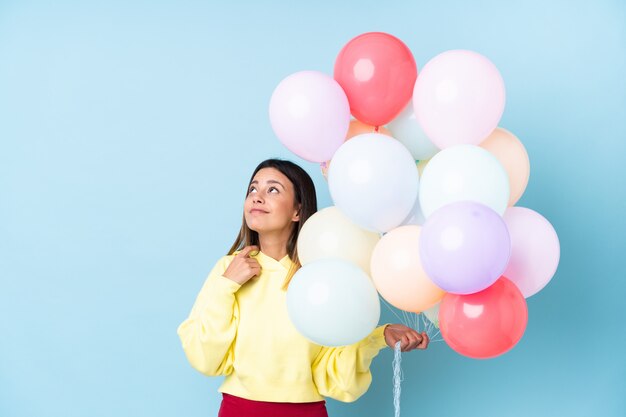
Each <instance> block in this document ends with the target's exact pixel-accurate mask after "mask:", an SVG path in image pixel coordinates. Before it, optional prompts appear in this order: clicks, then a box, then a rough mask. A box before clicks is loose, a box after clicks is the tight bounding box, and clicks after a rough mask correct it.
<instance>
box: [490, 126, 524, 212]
mask: <svg viewBox="0 0 626 417" xmlns="http://www.w3.org/2000/svg"><path fill="white" fill-rule="evenodd" d="M480 147H481V148H483V149H486V150H488V151H489V152H490V153H491V154H493V155H494V156H495V157H496V158H497V159H498V161H500V163H501V164H502V166H503V167H504V169H505V170H506V173H507V174H508V176H509V186H510V188H511V194H510V195H509V203H508V205H509V207H511V206H513V205H515V203H517V201H518V200H519V199H520V197H521V196H522V194H524V191H525V190H526V186H527V185H528V177H529V176H530V161H529V159H528V153H527V152H526V148H524V145H523V144H522V142H521V141H520V140H519V139H518V138H517V137H516V136H515V135H514V134H512V133H511V132H509V131H508V130H506V129H503V128H501V127H498V128H496V129H495V130H494V131H493V132H492V133H491V134H490V135H489V136H488V137H487V139H485V140H484V141H483V142H481V144H480Z"/></svg>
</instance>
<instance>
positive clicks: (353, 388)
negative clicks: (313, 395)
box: [312, 325, 387, 402]
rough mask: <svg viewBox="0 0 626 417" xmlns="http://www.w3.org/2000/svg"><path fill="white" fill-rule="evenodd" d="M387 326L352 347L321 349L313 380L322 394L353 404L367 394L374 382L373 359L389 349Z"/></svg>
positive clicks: (316, 360) (314, 363)
mask: <svg viewBox="0 0 626 417" xmlns="http://www.w3.org/2000/svg"><path fill="white" fill-rule="evenodd" d="M385 327H386V325H383V326H379V327H377V328H376V329H375V330H374V331H373V332H372V333H370V335H369V336H367V337H366V338H365V339H363V340H361V341H360V342H358V343H356V344H353V345H349V346H341V347H322V349H321V351H320V353H319V354H318V355H317V357H316V358H315V360H314V362H313V365H312V371H313V381H314V382H315V385H316V386H317V390H318V391H319V393H320V394H321V395H323V396H325V397H330V398H334V399H336V400H338V401H343V402H353V401H356V400H357V399H358V398H359V397H360V396H361V395H363V394H365V392H366V391H367V389H368V388H369V386H370V384H371V382H372V374H371V372H370V364H371V363H372V359H374V357H375V356H376V355H378V352H380V350H381V349H383V348H384V347H385V346H387V343H386V342H385V336H384V331H385Z"/></svg>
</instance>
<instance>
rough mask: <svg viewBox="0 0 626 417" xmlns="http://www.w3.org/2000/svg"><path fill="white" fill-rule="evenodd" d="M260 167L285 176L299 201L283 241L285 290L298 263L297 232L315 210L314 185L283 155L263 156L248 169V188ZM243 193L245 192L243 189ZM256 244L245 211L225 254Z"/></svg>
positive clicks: (302, 170)
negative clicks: (286, 260)
mask: <svg viewBox="0 0 626 417" xmlns="http://www.w3.org/2000/svg"><path fill="white" fill-rule="evenodd" d="M263 168H274V169H277V170H278V171H280V172H281V173H282V174H283V175H284V176H286V177H287V178H288V179H289V181H291V183H292V184H293V190H294V194H295V204H296V206H297V205H300V213H299V214H300V216H299V220H298V221H297V222H294V224H293V226H292V228H291V234H290V235H289V240H288V241H287V255H288V256H289V259H291V261H292V263H293V264H292V266H291V268H290V269H289V272H288V273H287V278H286V279H285V282H284V284H283V289H284V290H286V289H287V287H288V286H289V282H290V281H291V278H292V277H293V275H294V274H295V273H296V271H297V270H298V269H300V267H301V266H302V265H301V264H300V259H299V258H298V245H297V243H298V236H299V234H300V230H301V229H302V226H303V225H304V223H305V222H306V221H307V219H308V218H309V217H311V216H312V215H313V214H314V213H315V212H316V211H317V197H316V195H315V185H314V184H313V180H312V179H311V177H310V176H309V174H307V172H306V171H305V170H304V169H302V168H301V167H300V166H298V165H296V164H294V163H293V162H291V161H286V160H283V159H267V160H265V161H263V162H261V163H260V164H259V165H258V166H257V167H256V168H255V170H254V172H253V173H252V176H251V177H250V181H248V189H250V183H251V182H252V181H253V180H254V176H255V175H256V174H257V172H259V171H260V170H262V169H263ZM246 195H247V193H246ZM251 245H255V246H259V248H260V244H259V234H258V233H257V232H255V231H254V230H252V229H250V228H249V227H248V225H247V224H246V218H245V214H244V216H243V221H242V223H241V229H240V230H239V235H238V236H237V238H236V239H235V242H234V243H233V245H232V246H231V248H230V250H229V251H228V255H232V254H233V253H234V252H235V251H238V250H240V249H243V248H244V247H246V246H251Z"/></svg>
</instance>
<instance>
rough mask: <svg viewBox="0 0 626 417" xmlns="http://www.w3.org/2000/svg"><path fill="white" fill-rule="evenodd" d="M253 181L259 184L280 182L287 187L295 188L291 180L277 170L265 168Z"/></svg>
mask: <svg viewBox="0 0 626 417" xmlns="http://www.w3.org/2000/svg"><path fill="white" fill-rule="evenodd" d="M252 181H258V182H259V183H265V182H268V181H278V182H280V183H281V184H283V185H284V186H285V187H289V186H293V184H292V183H291V181H289V178H287V176H286V175H285V174H283V173H282V172H280V171H279V170H277V169H276V168H263V169H261V170H259V172H257V173H256V174H255V175H254V178H253V179H252Z"/></svg>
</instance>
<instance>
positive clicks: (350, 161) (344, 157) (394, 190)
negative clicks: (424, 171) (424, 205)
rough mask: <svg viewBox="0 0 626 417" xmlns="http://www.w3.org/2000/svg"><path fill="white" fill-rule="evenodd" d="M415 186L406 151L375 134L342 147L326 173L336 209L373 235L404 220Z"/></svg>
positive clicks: (416, 180)
mask: <svg viewBox="0 0 626 417" xmlns="http://www.w3.org/2000/svg"><path fill="white" fill-rule="evenodd" d="M485 152H486V151H485ZM418 186H419V178H418V173H417V167H416V166H415V160H414V159H413V157H412V156H411V154H410V153H409V151H408V150H407V149H406V148H405V147H404V146H403V145H402V144H401V143H400V142H398V141H397V140H395V139H393V138H390V137H389V136H385V135H381V134H378V133H369V134H365V135H359V136H355V137H354V138H352V139H350V140H349V141H347V142H346V143H344V144H343V145H341V147H340V148H339V149H338V150H337V152H336V153H335V156H334V157H333V160H332V164H331V166H330V169H329V171H328V187H329V189H330V195H331V197H332V199H333V201H334V203H335V205H336V206H337V207H338V208H339V209H340V210H341V211H342V212H343V213H344V214H345V215H346V216H348V218H349V219H350V220H352V221H353V222H354V223H356V224H357V225H359V226H361V227H363V228H364V229H367V230H372V231H375V232H387V231H389V230H391V229H393V228H394V227H396V226H398V225H399V224H400V223H401V222H402V221H403V220H404V219H405V218H406V217H407V215H408V214H409V212H410V211H411V209H412V208H413V205H414V204H415V200H416V198H417V191H418Z"/></svg>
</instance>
